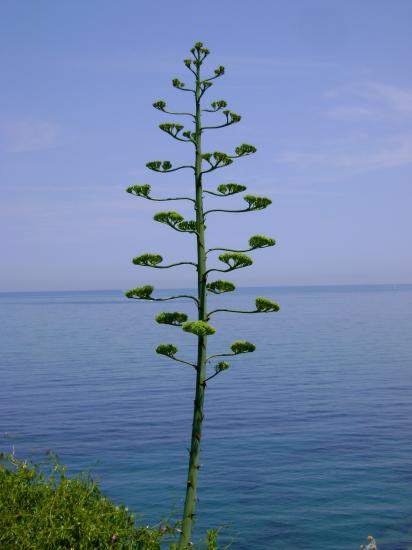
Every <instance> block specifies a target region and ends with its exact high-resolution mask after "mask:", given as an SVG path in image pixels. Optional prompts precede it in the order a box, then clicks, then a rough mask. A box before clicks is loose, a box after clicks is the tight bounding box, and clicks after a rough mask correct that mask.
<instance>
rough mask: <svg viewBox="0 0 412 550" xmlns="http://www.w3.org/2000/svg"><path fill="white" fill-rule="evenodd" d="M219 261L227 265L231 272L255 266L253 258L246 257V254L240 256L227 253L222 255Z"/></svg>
mask: <svg viewBox="0 0 412 550" xmlns="http://www.w3.org/2000/svg"><path fill="white" fill-rule="evenodd" d="M219 260H220V261H221V262H223V263H225V264H227V265H228V267H229V269H230V271H232V270H233V269H240V268H242V267H247V266H249V265H252V264H253V260H252V258H250V257H249V256H246V254H240V253H239V252H225V253H224V254H220V256H219Z"/></svg>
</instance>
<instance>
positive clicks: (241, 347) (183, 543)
mask: <svg viewBox="0 0 412 550" xmlns="http://www.w3.org/2000/svg"><path fill="white" fill-rule="evenodd" d="M191 53H192V56H193V57H192V58H190V59H185V60H184V63H185V65H186V67H187V68H188V69H189V70H190V71H191V73H192V74H193V76H194V88H187V87H186V86H185V84H184V83H183V82H181V81H180V80H179V79H177V78H176V79H174V80H173V86H174V87H175V88H176V89H178V90H181V91H185V92H189V93H192V94H193V98H194V102H195V112H194V113H192V112H190V111H189V112H171V111H168V110H167V109H166V103H165V102H164V101H156V102H155V103H154V104H153V106H154V107H155V108H156V109H158V110H159V111H162V112H164V113H168V114H172V115H182V116H189V117H191V119H192V122H193V123H194V131H191V130H184V127H183V125H181V124H176V123H166V124H160V125H159V127H160V129H161V130H163V131H164V132H166V133H167V134H169V135H170V136H171V137H173V138H174V139H176V140H178V141H182V142H186V143H191V144H192V145H193V146H194V157H195V158H194V164H193V165H190V164H189V165H183V166H178V167H177V168H173V166H172V163H171V162H170V161H168V160H165V161H160V160H156V161H151V162H148V163H147V164H146V166H147V167H148V168H149V169H150V170H153V171H155V172H162V173H165V172H174V171H177V170H182V169H189V170H193V175H194V183H195V195H194V198H193V197H190V196H185V197H167V198H154V197H152V196H151V194H150V191H151V188H150V186H149V185H147V184H145V185H132V186H130V187H128V188H127V192H128V193H131V194H132V195H136V196H139V197H143V198H145V199H148V200H152V201H172V200H179V201H190V202H192V203H193V206H194V208H195V212H196V219H195V220H185V219H184V217H183V216H182V215H181V214H179V213H178V212H174V211H166V212H158V213H157V214H155V215H154V219H155V221H158V222H160V223H163V224H166V225H167V226H169V227H171V228H172V229H174V230H175V231H178V232H181V233H190V234H193V235H194V236H195V237H196V244H197V261H196V262H191V261H184V262H177V263H173V264H169V265H162V262H163V258H162V256H161V255H160V254H152V253H145V254H142V255H140V256H137V257H135V258H134V259H133V263H134V264H136V265H140V266H145V267H152V268H157V269H168V268H172V267H176V266H180V265H191V266H194V267H195V268H196V270H197V296H193V295H191V294H179V295H176V296H169V297H167V298H156V297H153V296H152V294H153V291H154V288H153V286H151V285H145V286H142V287H137V288H133V289H131V290H128V291H127V292H126V296H127V297H128V298H132V299H136V300H151V301H167V300H174V299H177V298H187V299H190V300H192V301H193V302H194V303H195V305H196V307H197V320H195V321H189V320H188V316H187V314H186V313H182V312H178V311H174V312H163V313H160V314H159V315H158V316H157V317H156V321H157V322H158V323H160V324H168V325H173V326H179V327H181V328H182V329H183V330H184V331H185V332H189V333H192V334H194V335H195V336H197V360H196V361H195V362H190V361H187V360H184V359H182V358H180V357H177V356H176V354H177V351H178V350H177V348H176V346H174V345H173V344H160V345H159V346H158V347H157V348H156V352H157V353H159V354H160V355H164V356H167V357H169V358H170V359H173V360H174V361H177V362H179V363H183V364H185V365H189V366H191V367H193V368H194V369H195V371H196V388H195V400H194V408H193V422H192V435H191V445H190V455H189V467H188V475H187V482H186V497H185V503H184V510H183V518H182V528H181V536H180V540H179V546H178V548H179V550H183V549H186V548H188V547H189V546H190V539H191V534H192V528H193V522H194V518H195V510H196V495H197V479H198V473H199V469H200V443H201V437H202V424H203V405H204V398H205V390H206V383H207V382H208V381H209V380H211V379H212V378H214V377H215V376H217V375H218V374H220V373H221V372H223V371H225V370H227V369H228V368H229V363H227V362H226V361H219V362H218V363H217V364H215V366H214V372H213V374H211V375H209V376H208V375H207V367H208V366H209V365H210V364H211V361H212V359H217V358H221V357H228V356H235V355H239V354H242V353H249V352H252V351H254V350H255V346H254V345H253V344H251V343H250V342H245V341H236V342H234V343H233V344H232V345H231V346H230V350H231V351H230V352H229V353H219V354H215V355H210V356H207V355H206V352H207V337H208V336H210V335H212V334H214V333H215V331H216V329H215V328H214V327H213V326H211V325H210V324H209V320H210V318H211V317H212V316H213V315H215V314H216V313H218V312H234V313H262V312H263V313H267V312H274V311H279V305H278V304H277V303H276V302H273V301H272V300H270V299H268V298H262V297H258V298H256V301H255V309H252V310H249V311H244V310H239V309H226V308H220V309H215V310H213V311H208V310H207V303H206V297H207V292H210V293H213V294H223V293H226V292H231V291H233V290H235V285H234V284H233V283H232V282H231V281H226V280H222V279H218V280H215V281H211V282H208V279H209V274H210V273H212V272H221V273H227V272H230V271H234V270H236V269H241V268H244V267H247V266H249V265H251V264H252V263H253V260H252V259H251V258H250V257H249V256H247V255H246V254H244V253H245V252H248V251H252V250H256V249H258V248H266V247H269V246H273V245H275V240H274V239H271V238H269V237H264V236H262V235H254V236H252V237H251V238H250V239H249V243H248V246H247V247H246V248H245V249H243V250H237V249H231V248H209V249H206V243H205V220H206V216H208V215H209V214H211V213H214V212H231V213H241V212H253V211H256V210H262V209H264V208H266V207H267V206H269V205H270V204H271V200H270V199H268V198H266V197H258V196H255V195H244V196H243V199H244V200H245V201H246V204H247V206H246V207H244V208H240V209H235V210H227V209H211V210H207V211H204V208H203V201H204V198H205V194H208V195H213V196H216V197H228V196H231V195H235V194H238V193H241V192H243V191H245V190H246V186H244V185H240V184H237V183H227V184H221V185H218V187H217V189H216V190H214V191H211V190H207V189H204V188H203V182H202V178H203V175H204V174H207V173H210V172H213V171H215V170H217V169H219V168H224V167H226V166H229V165H230V164H232V163H233V161H234V160H235V159H238V158H240V157H244V156H247V155H250V154H252V153H255V152H256V148H255V147H254V146H253V145H249V144H246V143H243V144H242V145H240V146H239V147H236V149H235V154H234V155H228V154H227V153H222V152H219V151H215V152H213V153H202V134H203V132H204V131H205V130H213V129H219V128H224V127H226V126H230V125H232V124H235V123H237V122H239V121H240V119H241V117H240V116H239V115H237V114H236V113H233V112H232V111H230V110H228V109H226V106H227V104H226V102H225V101H223V100H218V101H213V102H212V103H211V104H210V107H209V108H206V109H204V108H203V109H202V105H201V103H202V98H203V95H204V94H205V92H206V91H207V90H208V89H209V88H210V87H211V86H212V85H213V82H212V80H214V79H216V78H219V77H220V76H222V75H223V74H224V72H225V70H224V67H222V66H220V67H218V68H217V69H215V71H214V75H213V76H211V77H209V78H203V79H202V77H201V67H202V65H203V62H204V60H205V58H206V57H207V56H208V55H209V50H207V48H204V47H203V44H202V43H201V42H197V43H196V44H195V46H194V47H193V48H192V49H191ZM220 111H221V112H222V113H223V115H224V117H225V120H224V121H223V123H221V124H218V125H217V126H202V112H204V113H218V112H220ZM204 164H206V169H204ZM216 251H219V252H222V254H220V255H219V257H218V259H219V260H220V261H221V262H222V263H223V264H224V265H225V267H224V268H223V269H222V268H210V269H207V265H206V259H207V256H208V254H210V253H213V252H216Z"/></svg>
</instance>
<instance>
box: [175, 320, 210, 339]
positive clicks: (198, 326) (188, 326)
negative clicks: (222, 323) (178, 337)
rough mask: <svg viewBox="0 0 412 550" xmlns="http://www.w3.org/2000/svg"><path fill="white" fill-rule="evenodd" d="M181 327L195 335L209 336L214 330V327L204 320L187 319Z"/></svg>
mask: <svg viewBox="0 0 412 550" xmlns="http://www.w3.org/2000/svg"><path fill="white" fill-rule="evenodd" d="M182 329H183V330H184V331H185V332H191V333H192V334H195V335H196V336H210V335H211V334H214V333H215V332H216V329H215V328H214V327H212V325H209V323H206V321H188V322H187V323H185V324H184V325H183V326H182Z"/></svg>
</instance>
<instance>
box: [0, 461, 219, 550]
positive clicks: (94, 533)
mask: <svg viewBox="0 0 412 550" xmlns="http://www.w3.org/2000/svg"><path fill="white" fill-rule="evenodd" d="M0 460H1V463H0V548H1V549H2V550H62V549H65V550H66V549H67V550H104V549H110V550H113V549H115V550H160V549H163V550H166V548H168V549H169V550H176V544H175V543H174V542H173V541H174V539H175V537H176V535H177V534H178V533H179V529H178V526H177V524H174V525H170V524H168V523H166V522H163V523H162V524H159V526H157V527H154V528H150V527H138V526H136V524H135V519H134V516H133V514H131V513H130V512H129V511H128V509H127V508H126V507H125V506H116V505H115V504H114V503H113V502H111V501H110V500H109V499H108V498H106V497H105V496H103V495H102V493H101V492H100V489H99V487H98V486H97V484H96V483H95V482H94V481H93V480H92V479H91V478H90V476H85V475H79V476H77V477H74V478H69V477H68V476H67V474H66V469H65V468H64V467H63V466H60V465H59V464H58V462H57V461H56V459H55V457H53V455H51V454H49V458H48V460H47V461H46V462H45V463H43V464H40V465H39V464H33V463H32V462H28V461H21V460H18V459H17V458H16V457H15V456H14V455H12V454H8V455H4V454H0ZM216 540H217V531H209V532H208V533H207V537H206V542H205V544H204V545H201V546H199V547H198V549H199V550H201V549H204V550H205V549H207V550H216V548H217V546H216V544H217V543H216ZM190 548H191V549H192V550H193V549H194V547H193V546H191V547H190Z"/></svg>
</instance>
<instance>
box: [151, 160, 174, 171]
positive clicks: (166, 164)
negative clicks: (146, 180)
mask: <svg viewBox="0 0 412 550" xmlns="http://www.w3.org/2000/svg"><path fill="white" fill-rule="evenodd" d="M146 166H147V168H149V170H153V171H154V172H168V171H169V170H171V168H172V163H171V162H170V161H169V160H163V161H162V160H152V161H150V162H147V163H146Z"/></svg>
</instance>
